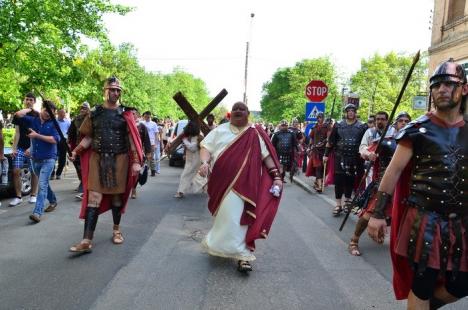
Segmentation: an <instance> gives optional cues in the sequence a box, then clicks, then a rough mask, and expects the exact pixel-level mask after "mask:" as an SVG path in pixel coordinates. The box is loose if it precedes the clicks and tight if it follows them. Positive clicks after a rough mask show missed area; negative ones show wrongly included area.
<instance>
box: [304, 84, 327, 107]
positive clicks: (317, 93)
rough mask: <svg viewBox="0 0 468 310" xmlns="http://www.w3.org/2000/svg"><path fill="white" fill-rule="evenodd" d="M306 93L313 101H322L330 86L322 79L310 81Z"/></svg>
mask: <svg viewBox="0 0 468 310" xmlns="http://www.w3.org/2000/svg"><path fill="white" fill-rule="evenodd" d="M305 95H306V97H307V98H309V100H310V101H312V102H322V101H323V100H325V98H327V96H328V86H327V84H325V83H324V82H323V81H320V80H313V81H310V82H309V84H307V86H306V90H305Z"/></svg>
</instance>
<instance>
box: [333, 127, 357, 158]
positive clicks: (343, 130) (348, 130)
mask: <svg viewBox="0 0 468 310" xmlns="http://www.w3.org/2000/svg"><path fill="white" fill-rule="evenodd" d="M361 132H362V130H361V127H360V123H359V122H356V123H354V124H352V125H348V124H347V123H346V121H342V122H340V123H339V124H338V136H339V137H340V138H339V140H338V142H337V144H336V151H337V153H338V154H340V155H341V156H343V157H348V158H357V157H358V153H359V145H360V144H361Z"/></svg>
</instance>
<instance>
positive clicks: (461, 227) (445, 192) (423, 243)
mask: <svg viewBox="0 0 468 310" xmlns="http://www.w3.org/2000/svg"><path fill="white" fill-rule="evenodd" d="M430 92H431V97H432V102H433V106H434V110H433V111H432V112H429V113H428V114H426V115H424V116H421V117H419V118H418V119H416V120H415V121H413V122H411V123H410V124H408V126H406V127H405V128H404V129H403V130H402V131H401V132H400V133H399V134H398V135H397V136H396V140H397V142H398V146H397V149H396V151H395V155H394V156H393V159H392V161H391V162H390V165H389V166H388V168H387V171H386V172H385V175H384V177H383V179H382V181H381V183H380V186H379V191H378V194H377V202H376V206H375V209H374V213H373V215H372V217H371V219H370V221H369V225H368V232H369V235H370V236H371V237H372V239H374V240H375V241H376V242H378V243H383V241H384V238H385V234H386V231H387V227H386V226H387V224H386V222H385V213H386V211H387V210H388V209H390V208H392V205H393V210H392V229H391V236H390V251H391V255H392V263H393V271H394V276H393V287H394V291H395V295H396V298H397V299H408V309H437V308H439V307H441V306H443V305H444V304H447V303H451V302H455V301H457V300H458V299H460V298H463V297H465V296H467V295H468V238H467V233H468V195H467V193H468V124H467V117H466V116H464V112H465V110H466V104H467V100H468V85H467V80H466V74H465V71H464V69H463V67H462V66H461V65H459V64H457V63H456V62H454V60H453V59H450V60H448V61H445V62H443V63H441V64H440V65H439V66H438V67H437V68H436V69H435V71H434V73H433V75H432V76H431V78H430ZM377 308H378V306H377Z"/></svg>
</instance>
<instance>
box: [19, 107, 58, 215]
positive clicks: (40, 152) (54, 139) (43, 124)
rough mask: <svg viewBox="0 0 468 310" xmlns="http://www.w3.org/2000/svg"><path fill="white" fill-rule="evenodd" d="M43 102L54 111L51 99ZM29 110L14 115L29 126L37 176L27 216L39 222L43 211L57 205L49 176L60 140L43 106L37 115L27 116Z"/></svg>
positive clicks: (32, 156)
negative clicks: (31, 205)
mask: <svg viewBox="0 0 468 310" xmlns="http://www.w3.org/2000/svg"><path fill="white" fill-rule="evenodd" d="M45 104H48V105H49V106H50V108H51V110H52V112H55V110H56V107H55V105H54V104H53V103H52V102H51V101H48V100H45V101H44V105H45ZM29 112H31V109H23V110H21V111H18V112H16V114H15V115H16V117H17V118H18V119H19V122H20V123H21V124H23V125H24V126H26V127H28V128H29V134H28V137H29V138H30V139H31V158H32V165H33V169H34V173H35V174H36V175H37V176H38V177H39V190H38V194H37V200H36V206H35V207H34V210H33V213H32V214H31V215H30V216H29V218H30V219H31V220H32V221H33V222H35V223H39V222H40V221H41V216H42V214H43V213H44V211H45V212H50V211H53V210H54V209H55V208H56V207H57V198H56V197H55V194H54V192H53V191H52V189H51V188H50V185H49V178H50V175H51V174H52V170H53V169H54V166H55V159H56V158H57V143H58V142H59V141H60V136H59V134H58V132H57V130H56V129H55V127H54V123H53V121H52V120H51V116H50V115H49V113H48V112H47V110H46V109H45V108H42V110H41V112H40V113H39V116H37V117H34V116H28V115H27V114H28V113H29ZM46 198H47V200H48V201H49V206H48V207H47V209H45V210H44V201H45V199H46Z"/></svg>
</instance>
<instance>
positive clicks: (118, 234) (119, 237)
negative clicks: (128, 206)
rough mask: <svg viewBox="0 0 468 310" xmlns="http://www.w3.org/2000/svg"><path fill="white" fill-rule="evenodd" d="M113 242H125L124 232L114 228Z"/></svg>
mask: <svg viewBox="0 0 468 310" xmlns="http://www.w3.org/2000/svg"><path fill="white" fill-rule="evenodd" d="M112 242H113V243H114V244H122V243H123V242H124V238H123V236H122V232H120V230H114V231H113V232H112Z"/></svg>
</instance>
